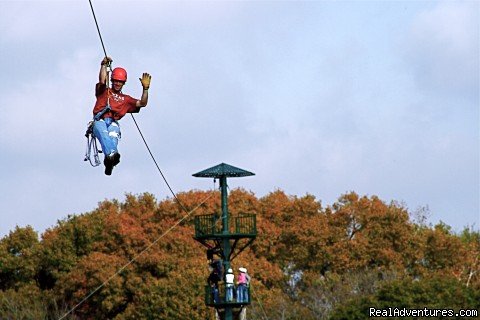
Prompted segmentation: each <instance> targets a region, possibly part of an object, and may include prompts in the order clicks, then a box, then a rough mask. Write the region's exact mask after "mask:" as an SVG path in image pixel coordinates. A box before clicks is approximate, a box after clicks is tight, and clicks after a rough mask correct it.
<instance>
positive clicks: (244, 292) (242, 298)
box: [237, 283, 248, 302]
mask: <svg viewBox="0 0 480 320" xmlns="http://www.w3.org/2000/svg"><path fill="white" fill-rule="evenodd" d="M237 302H248V289H247V285H245V284H243V283H240V284H239V285H238V287H237Z"/></svg>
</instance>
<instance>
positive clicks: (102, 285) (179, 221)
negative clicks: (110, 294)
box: [58, 192, 214, 320]
mask: <svg viewBox="0 0 480 320" xmlns="http://www.w3.org/2000/svg"><path fill="white" fill-rule="evenodd" d="M213 195H214V193H213V192H212V193H210V195H209V196H208V197H206V198H205V199H204V200H203V201H202V202H201V203H200V204H198V205H197V206H196V207H195V208H193V209H192V210H191V211H190V212H188V213H187V214H186V215H185V216H183V218H181V219H180V220H178V221H177V222H176V223H175V224H173V225H172V226H171V227H170V228H169V229H168V230H167V231H165V232H164V233H163V234H162V235H161V236H159V237H158V238H157V239H156V240H155V241H153V242H152V243H151V244H149V245H148V246H147V247H146V248H145V249H143V250H142V251H141V252H140V253H138V254H137V255H136V256H134V257H133V258H132V259H131V260H130V261H128V262H127V263H126V264H125V265H123V266H122V267H121V268H120V269H118V270H117V272H115V274H113V275H112V276H110V278H108V279H107V280H105V281H104V282H103V283H102V284H101V285H99V286H98V287H97V288H96V289H95V290H93V291H92V292H90V294H89V295H88V296H86V297H85V298H83V299H82V300H81V301H80V302H79V303H77V304H76V305H75V306H74V307H73V308H72V309H70V310H69V311H68V312H67V313H65V314H64V315H63V316H62V317H61V318H59V319H58V320H62V319H63V318H65V317H66V316H67V315H69V314H70V313H72V312H73V311H75V309H77V308H78V307H79V306H80V305H81V304H83V303H84V302H85V301H87V300H88V299H89V298H90V297H91V296H93V295H94V294H95V293H96V292H97V291H98V290H100V289H101V288H103V287H104V286H105V285H106V284H107V283H108V282H110V280H112V279H113V278H115V277H116V276H117V275H118V274H119V273H120V272H122V271H123V270H125V268H126V267H128V266H129V265H131V264H132V263H133V262H135V261H136V260H137V259H138V258H139V257H140V256H141V255H143V254H144V253H145V252H147V251H148V250H149V249H150V248H151V247H152V246H154V245H155V244H156V243H157V242H158V241H160V240H161V239H162V238H163V237H165V236H166V235H167V234H168V233H169V232H170V231H172V230H173V229H175V227H177V226H178V225H179V224H180V223H182V222H183V220H185V219H187V218H188V217H189V216H190V215H191V214H192V213H193V212H194V211H195V210H197V209H198V208H199V207H200V206H201V205H202V204H204V203H205V202H206V201H207V200H208V199H210V198H211V197H212V196H213Z"/></svg>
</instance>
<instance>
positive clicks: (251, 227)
mask: <svg viewBox="0 0 480 320" xmlns="http://www.w3.org/2000/svg"><path fill="white" fill-rule="evenodd" d="M222 219H223V218H222V217H221V215H219V214H207V215H198V216H195V220H194V223H195V237H197V238H200V237H208V236H222V235H238V236H246V237H255V236H256V235H257V220H256V215H254V214H249V215H240V216H236V217H232V216H229V217H228V221H222ZM225 223H227V226H228V228H227V230H225V231H224V230H223V226H224V224H225Z"/></svg>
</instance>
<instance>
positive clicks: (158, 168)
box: [130, 113, 188, 212]
mask: <svg viewBox="0 0 480 320" xmlns="http://www.w3.org/2000/svg"><path fill="white" fill-rule="evenodd" d="M130 115H131V116H132V119H133V122H134V123H135V126H136V127H137V130H138V133H140V136H141V137H142V140H143V143H144V144H145V147H147V150H148V153H149V154H150V157H151V158H152V160H153V162H154V163H155V166H156V167H157V170H158V172H159V173H160V175H161V176H162V178H163V181H165V184H166V185H167V187H168V189H169V190H170V192H171V193H172V195H173V197H174V198H175V200H177V203H178V205H179V206H180V207H181V208H182V209H183V210H184V211H185V212H188V211H187V209H186V208H185V207H184V206H183V204H182V203H181V202H180V200H179V199H178V198H177V195H176V194H175V192H173V190H172V188H171V187H170V184H169V183H168V181H167V179H166V178H165V175H164V174H163V172H162V170H161V169H160V166H159V165H158V163H157V160H155V157H154V156H153V153H152V151H151V150H150V147H149V146H148V143H147V141H146V140H145V137H144V136H143V134H142V130H140V127H139V126H138V123H137V120H135V117H134V116H133V114H131V113H130Z"/></svg>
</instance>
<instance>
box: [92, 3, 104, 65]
mask: <svg viewBox="0 0 480 320" xmlns="http://www.w3.org/2000/svg"><path fill="white" fill-rule="evenodd" d="M88 2H89V3H90V8H91V9H92V14H93V20H95V25H96V26H97V32H98V36H99V37H100V42H101V43H102V48H103V53H105V57H106V56H107V50H105V45H104V44H103V39H102V34H101V33H100V28H99V27H98V22H97V17H96V16H95V11H94V10H93V5H92V0H88Z"/></svg>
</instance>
